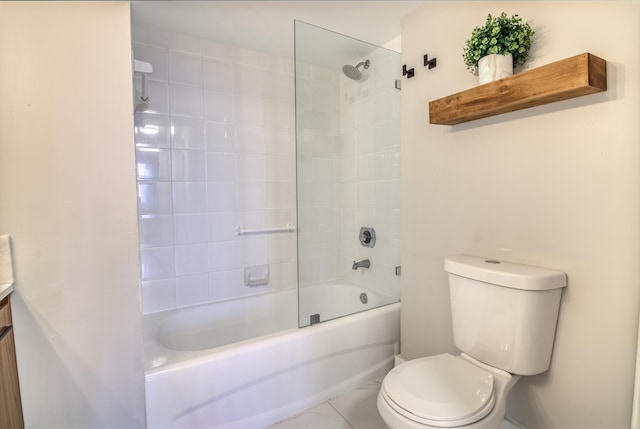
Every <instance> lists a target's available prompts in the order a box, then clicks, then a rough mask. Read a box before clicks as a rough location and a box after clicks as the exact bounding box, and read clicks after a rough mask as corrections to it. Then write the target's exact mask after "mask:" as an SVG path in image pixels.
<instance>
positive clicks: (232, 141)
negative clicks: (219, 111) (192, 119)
mask: <svg viewBox="0 0 640 429" xmlns="http://www.w3.org/2000/svg"><path fill="white" fill-rule="evenodd" d="M205 130H206V131H205V133H206V134H205V135H206V143H207V150H208V151H211V152H235V151H236V128H235V126H233V125H231V124H225V123H220V122H206V123H205Z"/></svg>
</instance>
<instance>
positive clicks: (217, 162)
mask: <svg viewBox="0 0 640 429" xmlns="http://www.w3.org/2000/svg"><path fill="white" fill-rule="evenodd" d="M206 159H207V180H208V181H209V182H232V181H234V180H235V179H236V154H235V153H228V152H207V154H206Z"/></svg>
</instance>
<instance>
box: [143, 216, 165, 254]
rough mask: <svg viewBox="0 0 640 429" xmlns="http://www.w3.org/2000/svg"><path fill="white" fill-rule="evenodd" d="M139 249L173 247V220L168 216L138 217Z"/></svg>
mask: <svg viewBox="0 0 640 429" xmlns="http://www.w3.org/2000/svg"><path fill="white" fill-rule="evenodd" d="M139 226H140V247H158V246H172V245H173V218H172V216H171V215H170V214H163V215H159V214H151V215H140V222H139Z"/></svg>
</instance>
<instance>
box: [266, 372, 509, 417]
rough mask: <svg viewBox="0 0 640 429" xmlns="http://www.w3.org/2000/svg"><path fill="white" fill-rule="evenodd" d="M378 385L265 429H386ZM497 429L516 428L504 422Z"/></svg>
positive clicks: (377, 383) (357, 391)
mask: <svg viewBox="0 0 640 429" xmlns="http://www.w3.org/2000/svg"><path fill="white" fill-rule="evenodd" d="M381 381H382V380H380V381H374V382H371V383H368V384H366V385H364V386H362V387H358V388H356V389H354V390H352V391H350V392H347V393H345V394H342V395H340V396H336V397H335V398H333V399H329V400H328V401H327V402H323V403H322V404H320V405H316V406H315V407H313V408H310V409H308V410H306V411H303V412H302V413H300V414H298V415H296V416H293V417H290V418H288V419H287V420H283V421H281V422H279V423H276V424H274V425H271V426H269V427H268V428H265V429H388V426H387V425H386V424H385V423H384V421H383V420H382V417H380V414H379V413H378V407H377V405H376V398H377V397H378V391H379V390H380V384H381ZM500 429H518V427H516V426H514V425H512V424H511V423H509V422H508V421H506V420H505V421H504V422H503V423H502V425H501V426H500Z"/></svg>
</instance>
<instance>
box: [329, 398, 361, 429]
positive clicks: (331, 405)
mask: <svg viewBox="0 0 640 429" xmlns="http://www.w3.org/2000/svg"><path fill="white" fill-rule="evenodd" d="M327 404H329V406H330V407H331V408H332V409H333V411H335V412H336V413H337V414H338V415H339V416H340V417H342V420H344V421H345V422H346V423H347V424H348V425H349V427H350V428H351V429H356V428H355V427H353V425H352V424H351V422H350V421H349V420H347V419H346V417H345V416H343V415H342V414H340V411H338V410H337V409H336V407H334V406H333V404H331V400H328V401H327Z"/></svg>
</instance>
